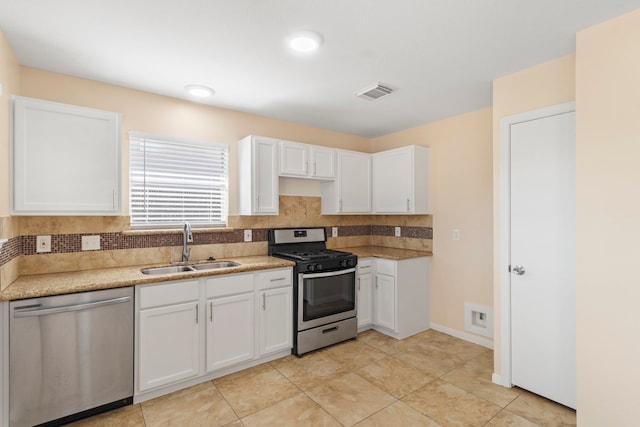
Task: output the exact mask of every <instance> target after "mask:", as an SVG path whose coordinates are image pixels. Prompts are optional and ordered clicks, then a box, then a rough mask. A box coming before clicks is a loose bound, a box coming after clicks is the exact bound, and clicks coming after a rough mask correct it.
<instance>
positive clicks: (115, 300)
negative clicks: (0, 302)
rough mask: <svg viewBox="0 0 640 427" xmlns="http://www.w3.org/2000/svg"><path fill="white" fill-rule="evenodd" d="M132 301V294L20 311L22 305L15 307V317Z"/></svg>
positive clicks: (78, 309)
mask: <svg viewBox="0 0 640 427" xmlns="http://www.w3.org/2000/svg"><path fill="white" fill-rule="evenodd" d="M127 301H131V297H130V296H126V297H120V298H113V299H107V300H102V301H95V302H88V303H85V304H74V305H65V306H62V307H53V308H43V309H40V310H29V311H18V310H20V307H16V308H14V311H13V317H14V318H17V317H33V316H45V315H47V314H58V313H68V312H70V311H80V310H86V309H89V308H96V307H102V306H105V305H111V304H120V303H123V302H127Z"/></svg>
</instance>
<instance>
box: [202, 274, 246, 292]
mask: <svg viewBox="0 0 640 427" xmlns="http://www.w3.org/2000/svg"><path fill="white" fill-rule="evenodd" d="M247 292H253V273H249V274H234V275H232V276H220V277H212V278H210V279H207V298H215V297H223V296H227V295H236V294H243V293H247Z"/></svg>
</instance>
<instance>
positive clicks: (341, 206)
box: [339, 199, 342, 212]
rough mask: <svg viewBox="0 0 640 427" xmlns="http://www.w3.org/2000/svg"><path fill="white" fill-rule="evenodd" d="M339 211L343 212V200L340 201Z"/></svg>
mask: <svg viewBox="0 0 640 427" xmlns="http://www.w3.org/2000/svg"><path fill="white" fill-rule="evenodd" d="M339 211H340V212H342V199H340V209H339Z"/></svg>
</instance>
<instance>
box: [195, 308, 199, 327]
mask: <svg viewBox="0 0 640 427" xmlns="http://www.w3.org/2000/svg"><path fill="white" fill-rule="evenodd" d="M198 311H199V310H198V304H196V323H198Z"/></svg>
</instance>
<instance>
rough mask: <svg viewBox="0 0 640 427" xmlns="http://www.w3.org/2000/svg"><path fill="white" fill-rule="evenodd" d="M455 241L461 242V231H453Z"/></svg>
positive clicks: (455, 229)
mask: <svg viewBox="0 0 640 427" xmlns="http://www.w3.org/2000/svg"><path fill="white" fill-rule="evenodd" d="M453 240H460V230H459V229H457V228H454V229H453Z"/></svg>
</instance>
